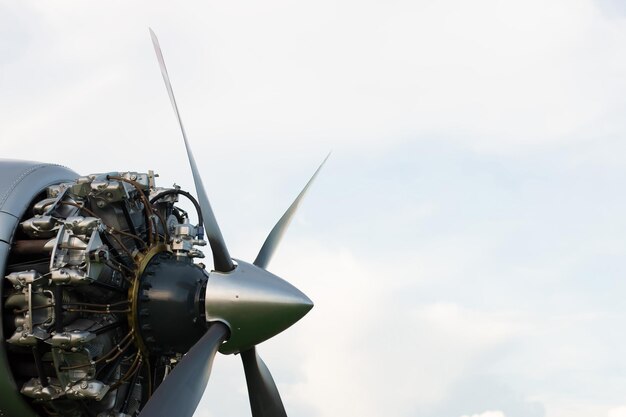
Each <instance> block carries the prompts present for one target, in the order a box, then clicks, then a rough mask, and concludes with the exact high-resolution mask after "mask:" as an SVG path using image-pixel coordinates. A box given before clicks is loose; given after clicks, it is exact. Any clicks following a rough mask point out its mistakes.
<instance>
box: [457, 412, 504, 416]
mask: <svg viewBox="0 0 626 417" xmlns="http://www.w3.org/2000/svg"><path fill="white" fill-rule="evenodd" d="M461 417H506V416H505V415H504V413H503V412H502V411H485V412H484V413H480V414H472V415H469V414H466V415H464V416H461Z"/></svg>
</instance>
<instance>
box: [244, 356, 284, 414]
mask: <svg viewBox="0 0 626 417" xmlns="http://www.w3.org/2000/svg"><path fill="white" fill-rule="evenodd" d="M241 360H242V362H243V369H244V371H245V373H246V383H247V384H248V397H249V398H250V408H251V409H252V417H287V413H286V412H285V407H284V406H283V402H282V400H281V399H280V394H279V393H278V388H276V384H275V383H274V378H272V374H271V373H270V371H269V369H267V366H266V365H265V362H263V360H262V359H261V357H260V356H259V354H258V353H256V348H254V347H252V348H250V349H248V350H246V351H243V352H241Z"/></svg>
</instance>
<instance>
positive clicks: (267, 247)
mask: <svg viewBox="0 0 626 417" xmlns="http://www.w3.org/2000/svg"><path fill="white" fill-rule="evenodd" d="M329 156H330V153H328V155H326V158H324V160H323V161H322V163H321V164H320V166H319V167H318V168H317V170H316V171H315V173H314V174H313V176H312V177H311V179H310V180H309V182H307V183H306V185H305V186H304V188H303V189H302V191H300V194H298V197H296V199H295V200H294V201H293V203H291V205H290V206H289V208H288V209H287V211H286V212H285V214H283V217H281V218H280V220H278V223H276V225H275V226H274V228H273V229H272V231H271V232H270V234H269V235H268V236H267V238H266V239H265V242H264V243H263V246H262V247H261V250H260V251H259V254H258V255H257V257H256V259H255V260H254V264H255V265H256V266H258V267H259V268H263V269H266V268H267V265H268V264H269V263H270V260H271V259H272V256H274V252H275V251H276V248H277V247H278V244H279V243H280V240H281V239H282V237H283V235H284V234H285V231H287V227H289V223H291V219H292V218H293V215H294V214H295V213H296V210H298V206H299V205H300V202H301V201H302V198H303V197H304V195H305V194H306V192H307V190H308V189H309V187H310V186H311V184H312V183H313V180H315V177H317V174H318V173H319V172H320V170H321V169H322V167H323V166H324V164H325V163H326V161H327V160H328V157H329Z"/></svg>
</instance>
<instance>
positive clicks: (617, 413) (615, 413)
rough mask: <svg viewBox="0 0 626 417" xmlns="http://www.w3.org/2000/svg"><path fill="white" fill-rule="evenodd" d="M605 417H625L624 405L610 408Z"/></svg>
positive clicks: (625, 406)
mask: <svg viewBox="0 0 626 417" xmlns="http://www.w3.org/2000/svg"><path fill="white" fill-rule="evenodd" d="M607 417H626V405H624V406H621V407H615V408H611V409H610V410H609V412H608V413H607Z"/></svg>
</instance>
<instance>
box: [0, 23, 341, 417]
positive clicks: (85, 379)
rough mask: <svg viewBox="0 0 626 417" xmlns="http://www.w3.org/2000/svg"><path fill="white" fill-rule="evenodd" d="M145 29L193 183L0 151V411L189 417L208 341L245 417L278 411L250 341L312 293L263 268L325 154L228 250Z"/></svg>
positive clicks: (277, 416)
mask: <svg viewBox="0 0 626 417" xmlns="http://www.w3.org/2000/svg"><path fill="white" fill-rule="evenodd" d="M150 35H151V38H152V43H153V46H154V50H155V52H156V55H157V59H158V62H159V66H160V69H161V74H162V76H163V80H164V82H165V86H166V89H167V92H168V95H169V98H170V102H171V105H172V107H173V109H174V113H175V116H176V119H177V120H178V124H179V126H180V129H181V133H182V137H183V142H184V145H185V149H186V152H187V157H188V160H189V165H190V168H191V172H192V176H193V180H194V185H195V192H196V195H195V196H194V195H193V194H192V193H190V192H188V191H185V190H183V189H180V187H177V186H175V187H174V188H162V187H157V185H156V181H155V177H156V175H155V174H154V172H153V171H148V172H147V173H145V172H134V171H127V172H108V173H100V174H90V175H79V174H77V173H76V172H74V171H72V170H71V169H69V168H66V167H63V166H60V165H56V164H50V163H38V162H30V161H17V160H9V159H3V160H0V272H3V273H2V275H1V276H3V277H4V279H2V280H1V281H2V282H1V285H0V319H1V320H0V321H1V322H2V326H1V327H0V340H1V341H2V343H1V344H0V417H35V416H64V417H88V416H89V417H92V416H95V417H130V416H137V415H138V416H140V417H156V416H180V417H191V416H192V415H193V414H194V412H195V411H196V408H197V406H198V403H199V401H200V399H201V397H202V395H203V393H204V390H205V388H206V385H207V383H208V380H209V376H210V373H211V368H212V364H213V360H214V358H215V356H216V354H217V352H218V351H219V352H221V353H223V354H239V355H240V356H241V359H242V362H243V368H244V372H245V376H246V384H247V388H248V395H249V400H250V408H251V411H252V416H253V417H286V415H287V414H286V411H285V408H284V406H283V403H282V400H281V398H280V394H279V393H278V389H277V387H276V384H275V382H274V380H273V378H272V375H271V373H270V371H269V369H268V368H267V366H266V365H265V363H264V362H263V360H262V359H261V357H260V356H259V354H258V352H257V350H256V345H258V344H259V343H261V342H263V341H265V340H267V339H269V338H271V337H273V336H274V335H276V334H278V333H280V332H282V331H283V330H285V329H287V328H288V327H290V326H291V325H292V324H294V323H295V322H296V321H298V320H299V319H301V318H302V317H303V316H304V315H305V314H307V312H308V311H309V310H310V309H311V308H312V307H313V302H312V301H311V300H310V299H309V298H308V297H307V296H306V295H305V294H304V293H302V292H301V291H300V290H298V289H297V288H295V287H294V286H293V285H291V284H289V283H288V282H287V281H284V280H283V279H281V278H279V277H278V276H276V275H274V274H272V273H271V272H269V271H268V270H267V266H268V264H269V262H270V260H271V259H272V256H273V255H274V253H275V251H276V249H277V247H278V245H279V243H280V241H281V238H282V236H283V235H284V233H285V231H286V230H287V227H288V226H289V223H290V222H291V219H292V218H293V216H294V214H295V212H296V210H297V208H298V206H299V205H300V203H301V201H302V198H303V197H304V195H305V194H306V192H307V191H308V189H309V187H310V186H311V184H312V182H313V181H314V180H315V178H316V177H317V175H318V173H319V171H320V169H321V168H322V166H323V165H324V163H325V162H326V160H327V159H328V156H327V157H326V159H324V161H323V162H322V164H321V165H320V166H319V167H318V168H317V170H316V171H315V173H314V174H313V176H312V177H311V179H310V180H309V181H308V182H307V184H306V185H305V187H304V189H303V190H302V191H301V192H300V194H299V195H298V196H297V197H296V199H295V200H294V201H293V203H292V204H291V206H290V207H289V208H288V209H287V211H286V212H285V213H284V214H283V216H282V217H281V218H280V220H279V221H278V223H277V224H276V225H275V226H274V228H273V229H272V230H271V232H270V233H269V235H268V236H267V239H266V240H265V242H264V243H263V246H262V247H261V250H260V251H259V253H258V255H257V257H256V259H255V260H254V261H253V262H252V263H249V262H245V261H243V260H239V259H235V258H232V257H231V256H230V253H229V251H228V248H227V246H226V243H225V240H224V238H223V236H222V233H221V231H220V228H219V225H218V222H217V219H216V217H215V214H214V213H213V210H212V209H211V204H210V203H209V198H208V196H207V193H206V191H205V188H204V185H203V183H202V178H201V177H200V174H199V170H198V167H197V165H196V161H195V158H194V155H193V153H192V150H191V147H190V144H189V141H188V139H187V134H186V132H185V129H184V127H183V123H182V119H181V116H180V113H179V110H178V106H177V105H176V100H175V98H174V92H173V89H172V85H171V83H170V80H169V76H168V73H167V69H166V66H165V61H164V59H163V54H162V52H161V48H160V46H159V41H158V39H157V37H156V35H155V34H154V32H153V31H152V29H150ZM329 155H330V154H329ZM182 198H184V199H187V200H189V201H190V202H191V203H192V205H193V207H194V209H195V212H196V213H195V217H197V219H198V222H197V223H196V224H194V223H192V222H191V221H190V216H189V214H188V213H187V212H185V211H184V210H183V209H182V208H180V207H178V205H177V203H178V202H179V201H180V199H182ZM192 218H194V217H192ZM205 234H206V236H205ZM207 240H208V244H209V246H210V248H211V252H212V256H213V265H214V266H213V268H214V269H213V270H211V271H207V269H206V267H205V265H204V264H202V263H201V262H198V259H201V258H203V257H204V254H203V252H202V251H201V250H200V248H201V247H202V246H204V245H206V244H207Z"/></svg>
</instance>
